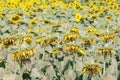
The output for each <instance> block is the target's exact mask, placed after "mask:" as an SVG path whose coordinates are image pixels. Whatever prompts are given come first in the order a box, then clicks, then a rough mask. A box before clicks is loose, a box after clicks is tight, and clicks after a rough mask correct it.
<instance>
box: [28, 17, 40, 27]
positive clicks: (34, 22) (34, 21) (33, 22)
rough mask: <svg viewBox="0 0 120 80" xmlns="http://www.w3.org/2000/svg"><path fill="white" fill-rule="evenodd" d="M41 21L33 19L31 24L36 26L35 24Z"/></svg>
mask: <svg viewBox="0 0 120 80" xmlns="http://www.w3.org/2000/svg"><path fill="white" fill-rule="evenodd" d="M39 22H40V21H39V20H37V19H36V20H31V21H30V26H35V25H37V24H39Z"/></svg>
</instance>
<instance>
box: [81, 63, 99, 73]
mask: <svg viewBox="0 0 120 80" xmlns="http://www.w3.org/2000/svg"><path fill="white" fill-rule="evenodd" d="M83 73H84V74H89V75H92V74H99V73H100V67H99V66H98V65H88V66H86V67H84V68H83Z"/></svg>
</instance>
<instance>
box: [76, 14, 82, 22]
mask: <svg viewBox="0 0 120 80" xmlns="http://www.w3.org/2000/svg"><path fill="white" fill-rule="evenodd" d="M81 18H82V16H81V15H80V14H79V13H77V14H75V20H76V22H79V21H80V20H81Z"/></svg>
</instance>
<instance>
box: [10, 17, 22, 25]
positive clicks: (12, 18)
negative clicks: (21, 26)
mask: <svg viewBox="0 0 120 80" xmlns="http://www.w3.org/2000/svg"><path fill="white" fill-rule="evenodd" d="M21 20H22V18H21V17H20V16H19V15H14V16H12V17H11V18H10V22H12V23H14V24H17V23H19V22H20V21H21Z"/></svg>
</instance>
